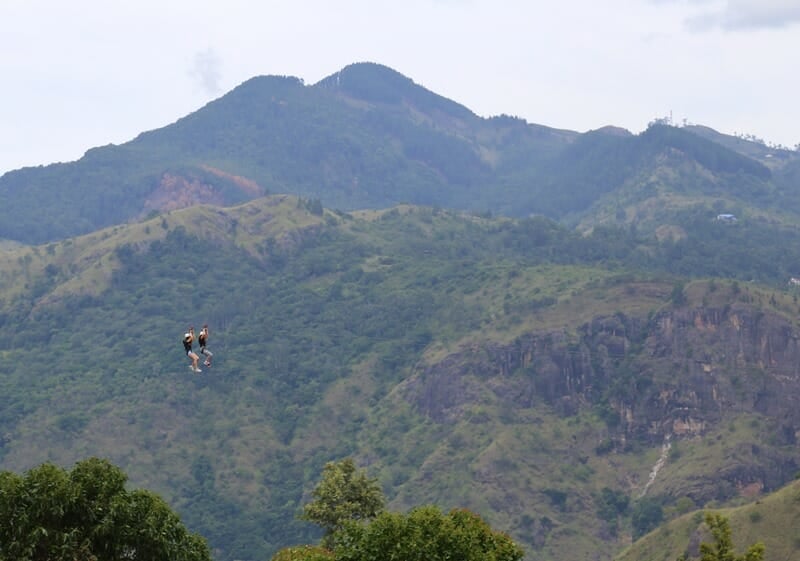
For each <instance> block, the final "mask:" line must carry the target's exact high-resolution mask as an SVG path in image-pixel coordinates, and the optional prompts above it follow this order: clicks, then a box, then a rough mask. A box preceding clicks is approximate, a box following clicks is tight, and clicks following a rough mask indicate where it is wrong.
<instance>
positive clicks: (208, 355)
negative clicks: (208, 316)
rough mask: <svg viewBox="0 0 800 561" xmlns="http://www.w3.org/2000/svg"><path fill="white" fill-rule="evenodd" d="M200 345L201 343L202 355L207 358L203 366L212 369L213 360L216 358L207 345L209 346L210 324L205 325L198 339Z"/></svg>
mask: <svg viewBox="0 0 800 561" xmlns="http://www.w3.org/2000/svg"><path fill="white" fill-rule="evenodd" d="M197 341H198V343H200V354H201V355H203V356H204V357H206V360H205V361H204V362H203V364H205V365H206V367H208V368H211V359H212V358H214V353H212V352H211V351H210V350H209V349H208V347H207V345H208V324H207V323H205V324H203V329H201V330H200V337H198V340H197Z"/></svg>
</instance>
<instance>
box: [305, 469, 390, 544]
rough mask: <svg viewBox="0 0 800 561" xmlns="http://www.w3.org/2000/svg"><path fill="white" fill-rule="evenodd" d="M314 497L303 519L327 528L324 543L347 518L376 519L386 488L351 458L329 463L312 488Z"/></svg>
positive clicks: (381, 508)
mask: <svg viewBox="0 0 800 561" xmlns="http://www.w3.org/2000/svg"><path fill="white" fill-rule="evenodd" d="M311 495H312V496H313V497H314V500H313V501H312V502H310V503H308V504H307V505H305V507H304V508H303V514H302V515H301V518H302V519H303V520H308V521H309V522H314V523H315V524H318V525H320V526H321V527H322V528H323V529H324V530H325V536H326V538H325V540H324V541H325V542H326V543H327V542H328V538H329V537H330V535H331V534H333V533H334V532H335V531H337V530H339V529H341V528H342V527H343V526H344V524H345V522H347V521H348V520H366V519H370V518H374V517H375V516H376V515H377V514H378V513H380V512H381V511H382V510H383V508H384V498H383V491H382V490H381V488H380V485H378V482H377V480H375V479H370V478H368V477H367V474H366V473H365V472H364V471H363V470H358V469H356V465H355V462H354V461H353V459H352V458H345V459H344V460H342V461H340V462H328V463H327V464H325V467H324V468H323V470H322V480H321V481H320V482H319V484H318V485H317V487H316V488H315V489H314V490H313V491H312V493H311Z"/></svg>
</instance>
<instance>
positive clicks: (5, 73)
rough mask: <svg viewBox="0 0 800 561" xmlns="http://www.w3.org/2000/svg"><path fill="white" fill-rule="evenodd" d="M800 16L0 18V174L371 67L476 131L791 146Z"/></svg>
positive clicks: (81, 4) (181, 3)
mask: <svg viewBox="0 0 800 561" xmlns="http://www.w3.org/2000/svg"><path fill="white" fill-rule="evenodd" d="M798 53H800V0H603V1H599V0H558V1H553V0H403V1H402V2H397V1H392V2H390V1H388V0H292V1H291V2H290V1H287V0H281V1H278V0H261V1H258V0H251V1H244V0H225V1H224V2H223V1H220V0H215V1H211V0H191V1H188V0H158V1H155V0H136V1H130V0H112V1H109V0H71V1H66V2H62V1H60V0H0V174H3V173H5V172H7V171H11V170H15V169H19V168H21V167H26V166H37V165H46V164H50V163H53V162H69V161H74V160H77V159H79V158H81V156H83V154H84V153H85V152H86V151H87V150H88V149H90V148H92V147H96V146H103V145H107V144H111V143H113V144H122V143H124V142H127V141H129V140H132V139H133V138H134V137H136V136H137V135H138V134H139V133H141V132H144V131H147V130H153V129H158V128H161V127H164V126H166V125H169V124H171V123H173V122H175V121H176V120H178V119H180V118H181V117H183V116H185V115H188V114H189V113H192V112H194V111H196V110H198V109H200V108H201V107H203V106H204V105H205V104H206V103H208V102H210V101H212V100H214V99H216V98H219V97H221V96H222V95H224V94H225V93H227V92H229V91H230V90H232V89H233V88H235V87H236V86H238V85H239V84H241V83H242V82H244V81H246V80H248V79H250V78H252V77H254V76H259V75H290V76H296V77H298V78H301V79H303V80H304V81H305V83H306V84H307V85H312V84H314V83H316V82H317V81H319V80H321V79H323V78H324V77H326V76H328V75H330V74H333V73H335V72H337V71H338V70H340V69H342V68H344V67H345V66H347V65H348V64H352V63H355V62H376V63H380V64H384V65H386V66H389V67H391V68H393V69H394V70H396V71H398V72H400V73H401V74H403V75H405V76H407V77H408V78H410V79H412V80H413V81H414V82H416V83H417V84H419V85H422V86H424V87H425V88H427V89H429V90H431V91H433V92H435V93H438V94H440V95H442V96H444V97H447V98H449V99H451V100H453V101H456V102H458V103H460V104H462V105H464V106H466V107H467V108H469V109H471V110H472V111H473V112H475V113H477V114H478V115H480V116H483V117H490V116H494V115H501V114H506V115H513V116H516V117H521V118H523V119H525V120H526V121H528V122H529V123H536V124H541V125H547V126H550V127H555V128H560V129H569V130H574V131H578V132H585V131H588V130H593V129H597V128H600V127H603V126H606V125H614V126H618V127H623V128H626V129H628V130H630V131H631V132H633V133H639V132H641V131H642V130H644V129H646V128H647V125H648V123H650V122H651V121H653V120H654V119H657V118H668V117H669V118H671V119H672V121H673V122H674V123H675V124H678V125H681V124H702V125H706V126H709V127H712V128H714V129H716V130H718V131H720V132H723V133H726V134H746V135H755V136H756V137H758V138H760V139H762V140H764V141H765V142H767V143H769V144H779V145H783V146H786V147H789V148H795V147H796V146H797V145H798V144H800V95H798V92H800V72H798V63H797V60H798V56H799V55H798Z"/></svg>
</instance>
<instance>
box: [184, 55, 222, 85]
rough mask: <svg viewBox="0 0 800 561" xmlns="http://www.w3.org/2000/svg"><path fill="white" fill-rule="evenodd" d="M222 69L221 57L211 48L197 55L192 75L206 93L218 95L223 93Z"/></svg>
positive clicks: (193, 63)
mask: <svg viewBox="0 0 800 561" xmlns="http://www.w3.org/2000/svg"><path fill="white" fill-rule="evenodd" d="M220 68H221V63H220V59H219V57H218V56H217V54H216V53H215V52H214V51H213V50H212V49H210V48H209V49H206V50H205V51H202V52H199V53H195V55H194V60H193V62H192V68H191V71H190V74H191V75H192V77H193V78H195V79H196V80H197V81H198V82H199V84H200V87H201V88H202V89H203V91H204V92H205V93H207V94H210V95H216V94H218V93H220V92H221V91H222V87H221V77H222V72H221V70H220Z"/></svg>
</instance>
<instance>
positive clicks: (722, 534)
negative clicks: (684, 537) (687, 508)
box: [700, 512, 764, 561]
mask: <svg viewBox="0 0 800 561" xmlns="http://www.w3.org/2000/svg"><path fill="white" fill-rule="evenodd" d="M705 522H706V526H708V528H709V530H710V531H711V535H712V536H713V538H714V543H701V544H700V561H763V560H764V544H763V543H761V542H758V543H755V544H753V545H751V546H750V547H748V548H747V551H746V552H745V553H744V555H736V554H735V553H734V550H733V541H732V540H731V527H730V524H729V523H728V519H727V518H725V517H724V516H722V515H721V514H714V513H710V512H708V513H706V517H705Z"/></svg>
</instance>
